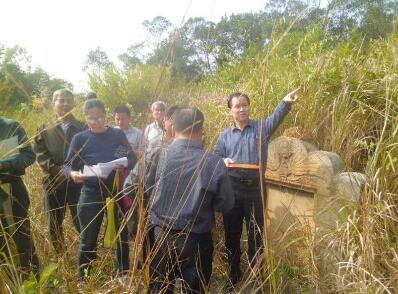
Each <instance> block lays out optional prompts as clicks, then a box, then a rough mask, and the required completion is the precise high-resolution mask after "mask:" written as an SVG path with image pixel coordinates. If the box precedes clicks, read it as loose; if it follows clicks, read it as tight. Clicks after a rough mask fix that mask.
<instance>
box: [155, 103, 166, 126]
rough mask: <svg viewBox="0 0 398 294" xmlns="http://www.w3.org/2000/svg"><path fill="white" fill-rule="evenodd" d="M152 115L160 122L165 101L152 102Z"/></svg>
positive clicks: (164, 108)
mask: <svg viewBox="0 0 398 294" xmlns="http://www.w3.org/2000/svg"><path fill="white" fill-rule="evenodd" d="M151 111H152V117H153V118H154V119H155V121H157V122H158V123H162V122H163V119H164V113H165V111H166V103H164V102H163V101H156V102H153V103H152V105H151Z"/></svg>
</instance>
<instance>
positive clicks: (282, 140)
mask: <svg viewBox="0 0 398 294" xmlns="http://www.w3.org/2000/svg"><path fill="white" fill-rule="evenodd" d="M265 180H266V192H267V206H266V215H267V229H268V233H269V234H270V238H271V239H272V238H278V235H283V234H286V230H291V231H296V233H297V232H306V233H311V234H314V233H315V232H320V233H322V232H325V231H327V230H329V229H332V228H334V227H335V226H336V223H337V221H338V220H339V212H340V211H341V208H342V207H344V206H347V204H349V203H350V202H353V201H354V202H356V201H358V200H359V199H360V195H361V190H362V188H363V186H364V184H365V182H366V178H365V176H364V175H362V174H360V173H351V172H344V163H343V161H342V160H341V158H340V156H339V155H337V154H335V153H332V152H327V151H322V150H317V148H316V146H315V145H313V144H311V143H309V142H305V141H302V140H300V139H297V138H290V137H286V136H281V137H279V138H276V139H275V140H273V141H272V142H271V143H270V145H269V151H268V164H267V172H266V174H265Z"/></svg>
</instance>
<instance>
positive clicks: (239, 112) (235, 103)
mask: <svg viewBox="0 0 398 294" xmlns="http://www.w3.org/2000/svg"><path fill="white" fill-rule="evenodd" d="M227 103H228V108H229V109H230V113H231V115H232V117H233V119H234V120H235V122H240V123H246V122H248V121H249V116H250V99H249V96H247V95H246V94H243V93H240V92H235V93H233V94H231V95H230V96H229V97H228V101H227Z"/></svg>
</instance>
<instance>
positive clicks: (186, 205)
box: [148, 108, 234, 293]
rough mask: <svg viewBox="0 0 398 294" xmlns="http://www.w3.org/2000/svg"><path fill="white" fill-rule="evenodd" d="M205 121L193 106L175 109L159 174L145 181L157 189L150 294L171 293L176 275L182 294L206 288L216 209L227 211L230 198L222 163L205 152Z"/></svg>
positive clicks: (225, 172)
mask: <svg viewBox="0 0 398 294" xmlns="http://www.w3.org/2000/svg"><path fill="white" fill-rule="evenodd" d="M203 123H204V116H203V114H202V112H200V111H199V110H198V109H196V108H180V109H177V110H176V111H175V113H174V114H173V127H174V129H175V132H176V137H175V139H174V140H173V142H172V143H171V144H170V146H169V147H168V148H167V149H165V150H163V151H162V153H161V154H160V158H159V163H158V167H157V175H156V177H152V178H153V179H154V182H153V183H148V184H150V185H151V186H153V185H155V187H154V191H153V194H152V198H153V200H151V202H152V206H151V212H150V217H151V224H152V225H153V226H154V236H155V245H154V247H153V252H155V257H154V259H153V261H152V263H151V273H152V277H151V293H173V290H174V284H175V280H176V278H177V277H180V278H182V280H183V285H182V287H183V292H184V293H204V292H206V290H207V288H208V286H209V281H210V277H211V273H212V260H213V241H212V234H211V230H212V228H213V227H214V224H215V211H219V212H223V213H225V212H227V211H228V210H229V209H231V208H232V207H233V204H234V198H233V194H232V190H231V185H230V182H229V178H228V174H227V169H226V167H225V165H224V162H223V161H222V159H221V158H220V157H218V156H217V155H215V154H211V153H208V152H206V151H205V150H204V149H203V146H202V139H203Z"/></svg>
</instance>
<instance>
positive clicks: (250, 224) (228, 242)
mask: <svg viewBox="0 0 398 294" xmlns="http://www.w3.org/2000/svg"><path fill="white" fill-rule="evenodd" d="M232 185H233V188H234V191H235V205H234V207H233V208H232V210H230V211H229V212H227V213H225V214H224V215H223V222H224V231H225V246H226V248H227V253H228V263H229V266H230V273H229V274H230V277H231V278H235V279H236V278H238V279H239V278H240V276H241V269H240V257H241V249H240V239H241V237H242V230H243V221H245V222H246V230H247V233H248V256H249V263H250V266H254V264H255V261H256V257H257V256H258V255H259V254H261V253H262V249H263V227H264V210H263V204H262V200H261V192H260V189H259V187H258V185H253V186H247V185H245V184H241V183H237V182H236V181H233V182H232Z"/></svg>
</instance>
